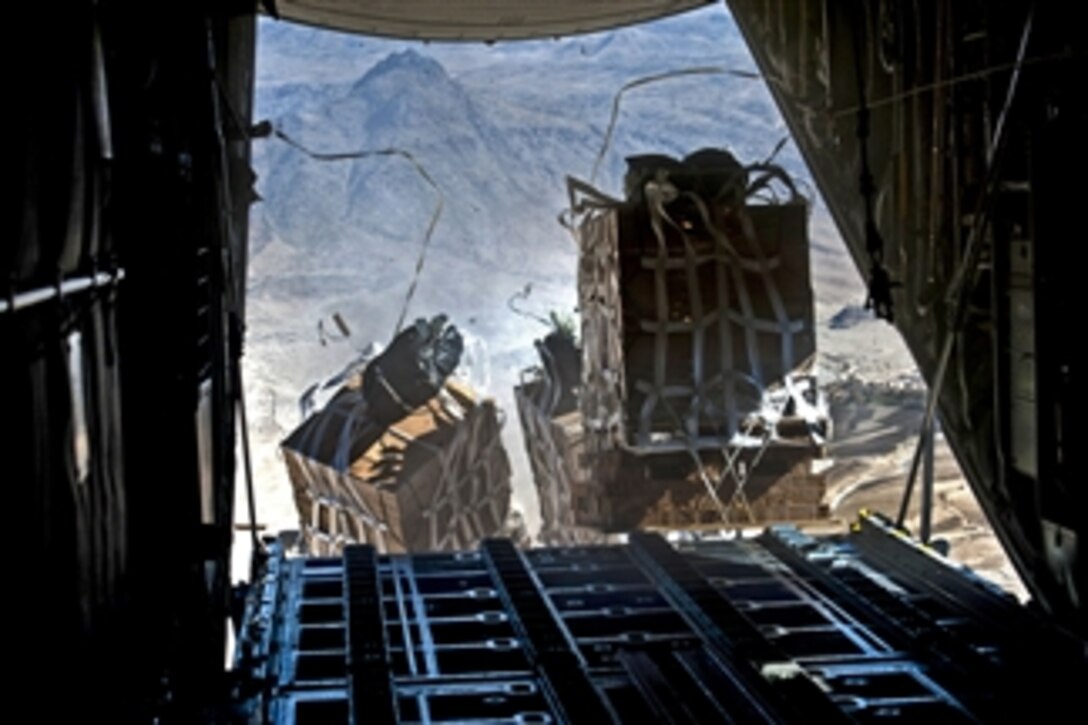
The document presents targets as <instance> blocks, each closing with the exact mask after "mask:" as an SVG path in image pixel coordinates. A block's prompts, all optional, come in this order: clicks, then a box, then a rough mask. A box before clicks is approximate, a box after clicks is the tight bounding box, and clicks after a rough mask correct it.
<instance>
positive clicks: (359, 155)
mask: <svg viewBox="0 0 1088 725" xmlns="http://www.w3.org/2000/svg"><path fill="white" fill-rule="evenodd" d="M272 135H273V136H275V137H276V138H278V139H280V140H281V141H283V142H284V143H286V144H287V145H288V146H291V147H293V148H295V149H297V150H298V151H301V152H302V153H304V154H306V155H307V156H309V157H310V158H311V159H313V160H314V161H358V160H360V159H368V158H377V157H382V156H396V157H400V158H402V159H404V160H406V161H407V162H408V163H410V164H411V165H412V168H413V169H415V171H416V173H417V174H418V175H419V177H420V178H421V179H423V181H424V182H426V183H427V185H428V186H430V187H431V188H432V189H434V192H435V194H437V196H438V198H437V201H436V203H435V207H434V211H433V212H432V213H431V219H430V221H429V222H428V223H427V229H426V231H425V232H424V233H423V242H422V244H421V245H420V249H419V257H418V258H417V259H416V266H415V270H414V271H413V273H412V280H411V282H410V283H409V284H408V291H407V292H406V293H405V296H404V304H402V305H401V309H400V314H399V315H398V316H397V324H396V327H395V328H394V329H393V336H394V337H395V336H396V335H397V333H398V332H400V331H401V328H402V327H404V320H405V318H406V317H407V316H408V308H409V307H410V306H411V304H412V298H413V297H415V294H416V288H417V286H418V285H419V277H420V275H421V274H422V272H423V264H424V262H425V261H426V259H427V250H428V249H429V248H430V245H431V238H432V237H433V236H434V230H435V227H437V226H438V220H439V218H441V216H442V212H443V210H444V209H445V206H446V196H445V194H443V193H442V188H441V187H440V186H439V185H438V183H437V182H436V181H435V180H434V177H432V176H431V175H430V174H429V173H428V172H427V169H426V168H424V166H423V164H421V163H420V162H419V160H418V159H416V157H415V156H414V155H412V153H411V152H410V151H405V150H404V149H399V148H384V149H363V150H360V151H337V152H322V151H314V150H313V149H311V148H309V147H307V146H306V145H304V144H302V143H300V142H299V141H297V140H295V139H294V138H292V137H291V136H289V135H288V134H287V133H285V132H284V131H283V130H281V129H278V128H275V127H273V128H272Z"/></svg>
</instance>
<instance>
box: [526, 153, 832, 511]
mask: <svg viewBox="0 0 1088 725" xmlns="http://www.w3.org/2000/svg"><path fill="white" fill-rule="evenodd" d="M722 158H723V155H722V154H715V152H712V153H711V154H709V155H705V154H704V155H702V156H701V158H699V159H696V158H695V156H693V157H689V159H688V160H685V161H684V162H675V161H670V160H669V159H662V158H661V157H654V158H652V159H650V158H649V157H647V158H646V159H642V160H641V162H642V168H641V169H640V170H639V169H635V167H634V166H633V167H632V175H630V176H629V181H631V180H632V179H633V182H632V183H630V184H629V186H628V194H629V196H628V199H627V200H625V201H618V200H613V199H609V198H608V197H605V196H604V195H602V194H600V193H599V192H597V191H595V190H593V189H591V188H589V187H587V186H586V185H585V184H582V183H580V182H577V181H572V182H571V192H572V201H573V206H572V208H573V212H574V213H573V217H572V220H573V222H574V229H575V231H576V237H577V239H578V242H579V246H580V255H579V269H578V293H579V303H580V305H579V306H580V311H581V318H582V335H581V344H582V386H581V389H580V390H579V396H578V401H579V402H578V410H577V411H574V412H563V415H562V416H559V415H557V414H556V413H555V412H552V411H547V410H540V409H534V407H533V405H532V403H533V395H532V394H531V393H532V387H531V386H530V385H523V386H522V389H521V390H519V412H520V415H521V419H522V426H523V429H524V430H525V433H526V445H527V447H528V449H529V452H530V458H531V459H532V460H533V461H534V464H533V465H534V476H535V477H536V479H537V488H538V491H539V492H540V495H541V510H542V515H543V519H544V527H545V530H546V531H547V530H549V527H554V528H556V529H557V530H562V531H567V530H572V529H577V527H580V526H581V527H585V526H588V527H592V528H594V529H596V530H600V531H605V532H618V531H626V530H631V529H636V528H642V527H665V528H688V527H695V526H701V525H706V524H711V523H715V522H718V523H721V522H727V523H730V524H738V525H745V524H762V523H770V522H774V521H797V520H805V521H807V520H815V519H820V518H824V517H826V516H827V509H826V506H824V504H823V497H824V493H825V489H826V482H825V480H824V477H823V476H822V475H820V474H816V473H814V472H813V463H814V461H815V460H816V459H818V458H821V457H822V456H823V450H822V443H823V441H822V437H823V436H826V434H827V422H826V416H825V419H824V420H820V419H818V418H819V416H815V417H814V416H813V410H815V409H816V407H817V406H816V405H815V403H813V404H809V403H808V402H805V401H804V400H802V397H803V396H802V395H801V394H800V393H799V392H798V390H799V389H800V387H804V388H805V389H806V390H809V391H811V392H812V393H813V394H814V395H816V394H817V393H818V391H817V388H816V384H815V381H814V379H813V378H812V377H811V375H810V374H809V373H808V372H807V368H808V366H809V365H810V364H811V362H812V360H813V359H814V356H815V349H816V347H815V340H816V336H815V327H814V310H813V296H812V288H811V280H810V273H809V248H808V236H807V213H808V209H807V206H806V204H805V203H804V202H803V201H799V200H798V199H797V197H796V196H795V195H794V196H791V197H790V199H789V200H788V201H787V202H786V203H762V202H761V203H749V201H750V200H749V199H748V196H749V193H750V192H751V191H752V190H753V189H754V188H757V187H758V188H763V189H766V186H765V185H761V184H760V183H759V181H762V180H767V179H770V178H774V179H784V180H785V183H786V185H787V187H789V188H791V189H792V183H791V182H789V180H788V179H786V178H785V177H784V175H783V174H782V173H781V172H780V170H777V169H775V168H774V167H768V166H765V165H764V166H757V167H753V169H750V170H751V171H752V173H753V175H754V176H755V178H756V179H757V181H756V182H755V183H753V184H752V185H751V186H749V185H748V181H747V179H748V176H747V174H748V171H746V170H744V169H741V168H740V167H739V166H738V165H736V164H732V165H729V164H728V163H726V164H725V165H722V166H715V165H714V161H715V160H721V159H722ZM707 159H711V163H710V164H709V165H708V164H707V163H706V162H707ZM726 161H727V162H728V158H727V159H726ZM647 162H648V163H649V164H650V166H647V165H646V163H647ZM697 162H698V163H697ZM654 164H660V165H659V166H657V167H656V168H655V167H654V166H653V165H654ZM635 172H638V173H635ZM639 174H641V175H639ZM538 382H539V384H541V385H547V384H548V381H547V378H546V375H544V377H543V378H541V379H539V380H538ZM572 452H577V453H576V454H575V453H572ZM726 456H728V457H730V458H735V461H736V463H737V464H738V465H744V466H747V467H750V468H751V469H752V471H753V473H752V475H751V476H750V477H749V478H748V479H747V480H746V481H745V483H744V489H743V493H744V496H734V495H733V494H734V492H735V491H736V485H737V481H738V478H737V477H735V476H730V475H724V476H719V475H718V474H719V473H721V472H722V471H723V470H728V468H727V467H725V465H724V461H725V460H726V458H725V457H726ZM708 479H709V481H710V489H712V490H713V491H714V494H713V495H712V494H711V493H710V492H709V490H708V486H707V480H708ZM715 499H717V500H715ZM719 502H720V503H719Z"/></svg>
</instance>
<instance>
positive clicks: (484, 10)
mask: <svg viewBox="0 0 1088 725" xmlns="http://www.w3.org/2000/svg"><path fill="white" fill-rule="evenodd" d="M710 4H712V0H618V1H617V0H548V1H547V2H540V1H539V0H492V1H491V2H480V1H479V0H464V1H462V2H449V1H448V0H277V1H276V2H266V3H265V8H266V10H268V11H269V12H271V13H272V14H278V15H279V16H280V17H282V18H283V19H285V20H294V21H296V22H300V23H306V24H309V25H320V26H324V27H327V28H335V29H337V30H344V31H348V32H353V33H363V34H366V35H381V36H386V37H393V38H408V39H416V40H442V41H457V40H465V41H494V40H524V39H527V38H546V37H555V36H561V35H571V34H575V33H590V32H593V31H596V30H606V29H608V28H614V27H617V26H620V25H631V24H633V23H640V22H644V21H647V20H654V19H657V18H661V17H664V16H666V15H673V14H675V13H681V12H684V11H686V10H692V9H694V8H697V7H701V6H704V5H710Z"/></svg>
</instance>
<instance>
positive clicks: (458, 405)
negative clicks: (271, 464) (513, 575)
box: [282, 375, 511, 555]
mask: <svg viewBox="0 0 1088 725" xmlns="http://www.w3.org/2000/svg"><path fill="white" fill-rule="evenodd" d="M360 381H361V375H359V376H356V377H354V378H353V379H352V380H351V381H349V382H348V383H347V384H346V385H345V386H344V387H343V388H342V389H341V390H340V391H339V392H338V393H337V395H336V396H335V397H334V398H333V399H332V400H331V401H330V402H329V404H328V405H327V406H326V407H325V408H324V409H322V410H321V411H319V412H318V413H315V414H314V415H312V416H311V417H310V418H308V419H307V420H306V421H304V422H303V423H302V425H300V426H299V427H298V428H297V429H296V430H295V431H294V432H292V433H291V435H290V436H288V438H287V439H286V440H285V441H284V442H283V444H282V450H283V456H284V460H285V462H286V464H287V471H288V475H289V477H290V479H291V484H292V488H293V492H294V496H295V503H296V506H297V508H298V511H299V516H300V521H301V526H302V532H303V538H304V541H305V542H306V544H307V546H308V548H309V549H310V551H311V552H312V553H315V554H321V555H324V554H330V553H336V552H338V551H339V550H340V549H341V548H342V547H343V545H344V544H345V543H350V542H365V543H370V544H373V545H375V546H376V547H377V548H378V550H379V551H382V552H391V553H400V552H413V551H458V550H464V549H471V548H473V547H475V546H476V545H477V544H478V542H479V541H480V540H481V539H483V538H485V537H488V536H492V535H495V534H497V533H498V532H499V531H500V530H501V529H502V527H503V525H504V523H505V521H506V516H507V513H508V511H509V505H510V493H511V489H510V464H509V460H508V459H507V456H506V451H505V449H504V448H503V445H502V441H501V439H500V435H499V434H500V422H499V415H498V411H497V409H496V407H495V404H494V402H493V401H492V400H489V399H484V400H478V399H476V397H475V396H474V394H473V393H472V391H471V390H469V389H468V388H467V387H466V386H464V385H462V384H460V383H458V382H456V381H452V380H451V381H448V382H447V383H446V384H445V386H444V388H443V390H442V391H441V392H440V393H439V394H438V395H437V396H435V397H434V398H432V399H431V400H430V401H428V402H427V403H426V404H425V405H423V406H420V407H419V408H417V409H416V410H414V411H413V412H412V413H411V414H409V415H407V416H406V417H404V418H403V419H401V420H400V421H398V422H396V423H394V424H392V425H390V426H388V427H384V428H383V427H380V426H377V425H374V424H373V423H371V422H370V421H368V420H367V417H366V407H365V403H364V401H363V399H362V394H361V390H360Z"/></svg>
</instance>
